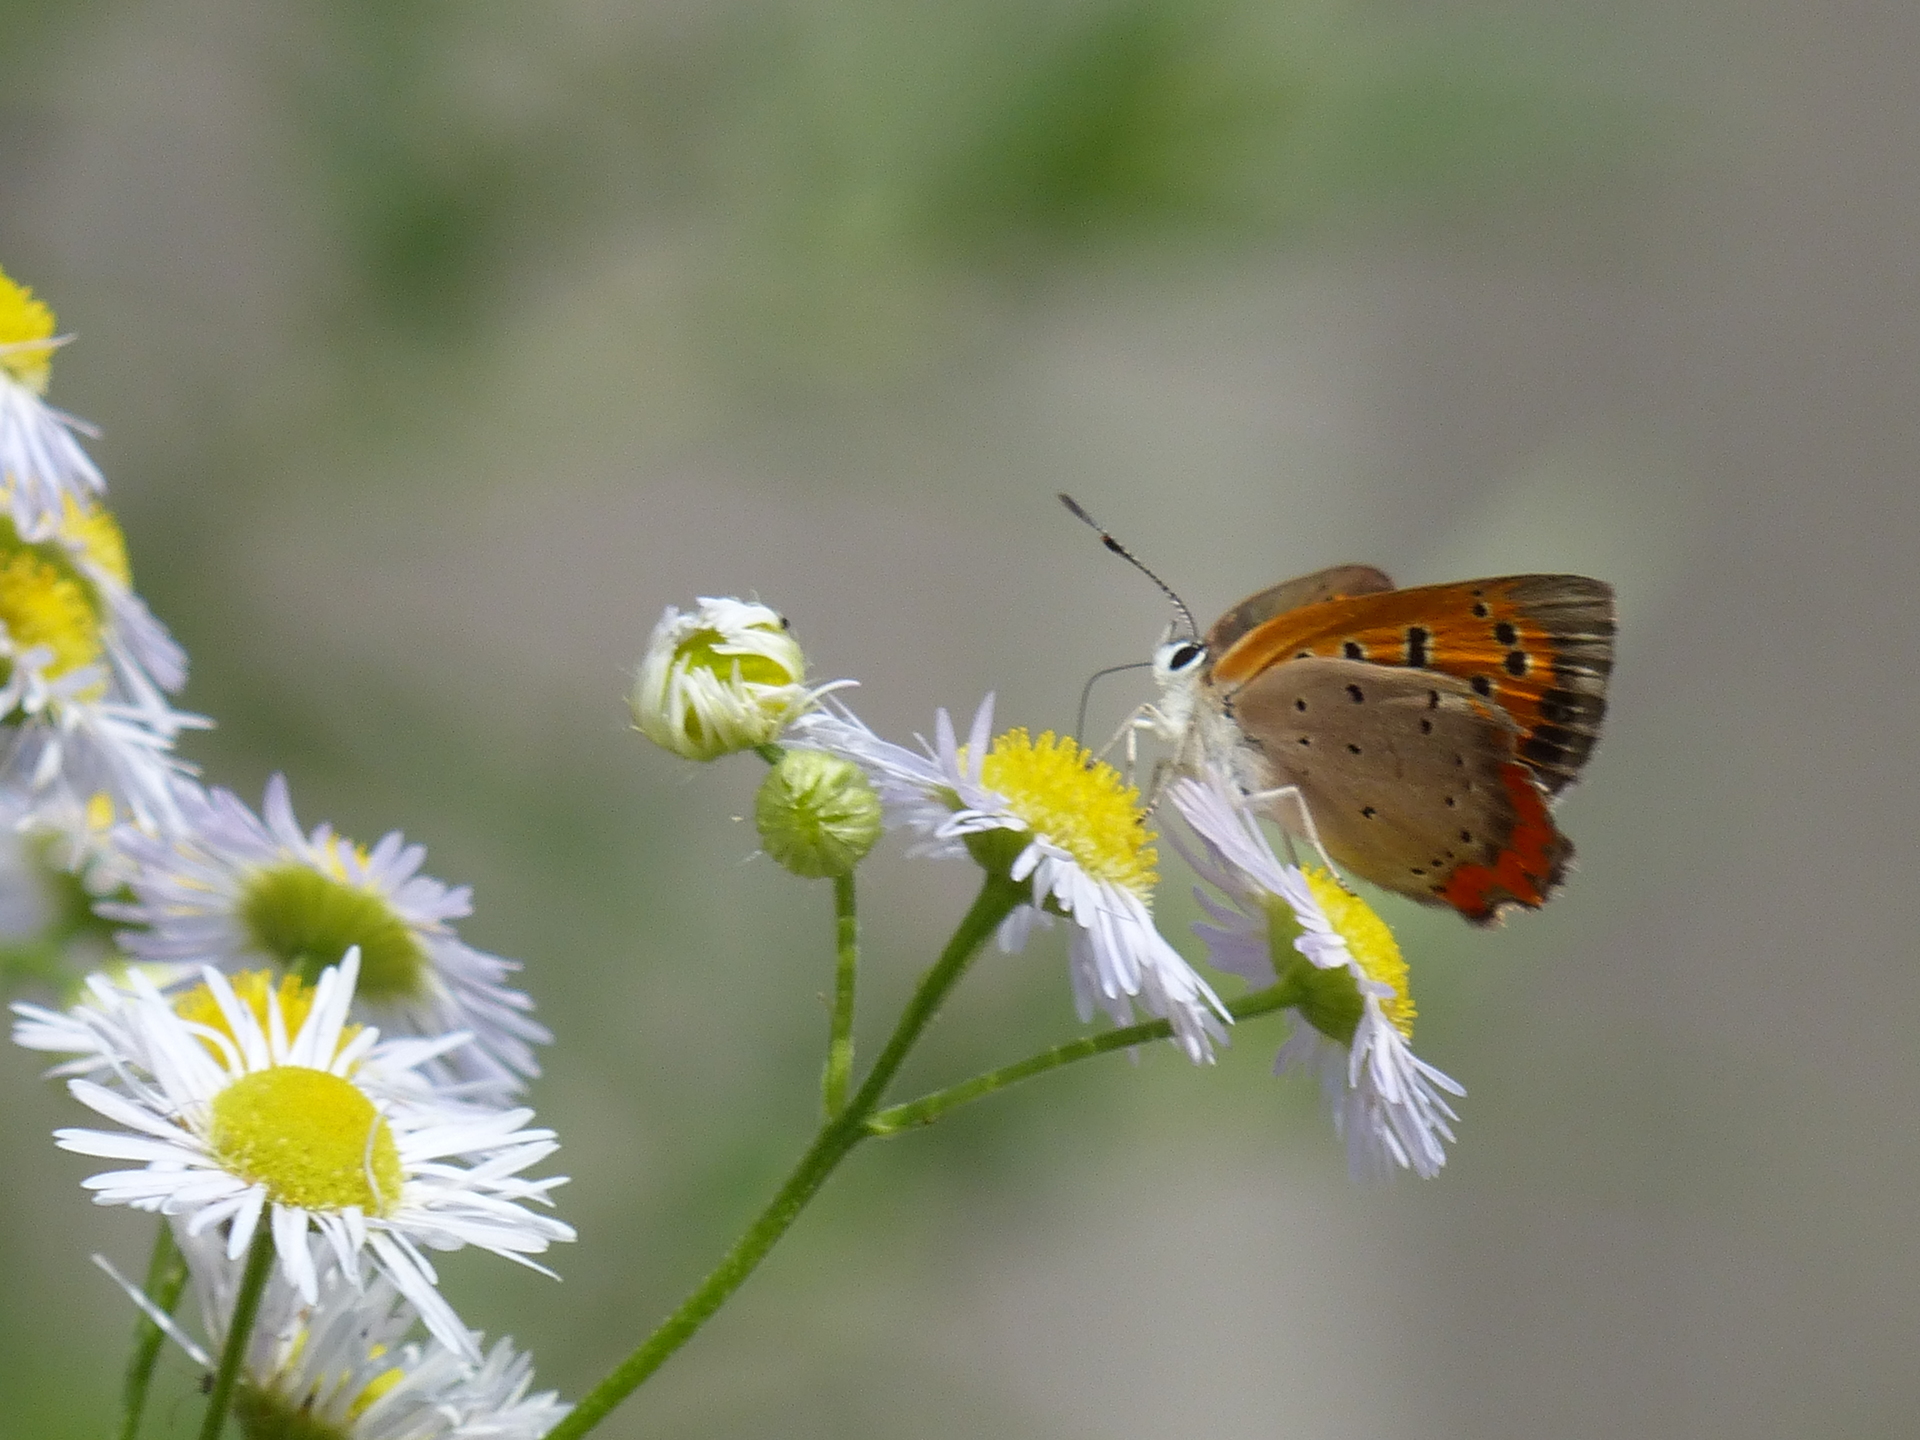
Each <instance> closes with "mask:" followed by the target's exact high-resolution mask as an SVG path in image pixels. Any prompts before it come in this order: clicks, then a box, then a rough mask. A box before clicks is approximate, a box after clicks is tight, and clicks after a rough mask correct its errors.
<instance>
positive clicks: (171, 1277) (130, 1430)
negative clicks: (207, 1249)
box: [120, 1219, 187, 1440]
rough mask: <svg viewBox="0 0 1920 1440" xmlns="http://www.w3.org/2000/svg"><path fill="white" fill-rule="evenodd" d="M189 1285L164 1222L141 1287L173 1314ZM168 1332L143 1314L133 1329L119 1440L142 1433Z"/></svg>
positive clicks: (183, 1259)
mask: <svg viewBox="0 0 1920 1440" xmlns="http://www.w3.org/2000/svg"><path fill="white" fill-rule="evenodd" d="M186 1284H187V1259H186V1257H185V1256H184V1255H182V1254H181V1253H180V1246H179V1244H178V1243H177V1242H175V1240H174V1238H173V1224H172V1222H171V1221H168V1220H165V1219H162V1220H161V1222H160V1230H159V1233H158V1234H156V1235H155V1236H154V1237H153V1256H152V1258H151V1259H149V1260H148V1261H147V1280H146V1284H145V1285H143V1286H142V1287H141V1288H142V1289H143V1290H144V1291H145V1292H146V1296H147V1299H149V1300H151V1301H152V1302H153V1303H154V1304H155V1305H157V1306H159V1307H160V1310H161V1313H162V1314H166V1315H171V1314H172V1313H173V1307H174V1306H176V1305H178V1304H179V1303H180V1292H181V1291H182V1290H183V1289H185V1288H186ZM165 1339H166V1335H165V1332H163V1331H162V1330H161V1329H160V1327H159V1326H158V1325H156V1324H154V1323H153V1321H151V1320H149V1319H148V1318H147V1313H146V1312H145V1311H144V1310H143V1311H141V1312H140V1318H139V1319H138V1320H137V1321H135V1322H134V1326H133V1354H132V1356H131V1357H130V1358H129V1359H128V1361H127V1384H126V1401H125V1418H124V1419H123V1420H122V1421H121V1422H120V1440H134V1437H135V1436H136V1435H138V1434H139V1433H140V1416H141V1414H142V1412H144V1411H145V1410H146V1408H147V1386H148V1385H149V1384H151V1383H152V1381H153V1367H154V1363H155V1362H156V1361H157V1360H159V1358H160V1345H161V1342H162V1341H164V1340H165Z"/></svg>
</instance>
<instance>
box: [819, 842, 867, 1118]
mask: <svg viewBox="0 0 1920 1440" xmlns="http://www.w3.org/2000/svg"><path fill="white" fill-rule="evenodd" d="M833 919H834V940H835V944H836V946H837V948H838V958H837V961H836V963H835V965H834V974H833V1030H832V1033H831V1035H830V1036H829V1038H828V1040H827V1070H826V1074H825V1075H823V1076H822V1077H821V1080H820V1096H821V1100H822V1102H823V1103H824V1105H825V1108H826V1115H827V1119H829V1120H831V1119H833V1117H834V1116H836V1115H838V1114H839V1113H840V1112H841V1111H842V1110H843V1109H845V1108H846V1104H847V1091H848V1090H849V1089H850V1088H851V1087H852V1085H853V990H854V983H855V981H856V979H857V978H858V976H859V971H860V916H859V912H858V910H857V908H856V907H855V904H854V893H853V872H852V871H848V872H847V873H846V874H845V875H836V876H834V877H833Z"/></svg>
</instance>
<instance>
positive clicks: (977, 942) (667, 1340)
mask: <svg viewBox="0 0 1920 1440" xmlns="http://www.w3.org/2000/svg"><path fill="white" fill-rule="evenodd" d="M1026 895H1027V892H1026V891H1025V890H1023V889H1022V888H1020V887H1017V886H1014V885H1012V884H1011V883H1010V882H1008V881H1007V880H1005V879H1004V878H1000V877H993V876H990V877H988V879H987V882H986V884H985V885H984V886H982V887H981V890H980V894H979V895H978V896H977V897H976V898H975V900H974V902H973V907H972V908H971V909H969V910H968V911H967V913H966V916H965V918H964V919H962V920H961V922H960V926H959V928H958V929H957V930H955V931H954V933H953V938H952V939H951V940H949V941H948V942H947V947H946V949H945V950H943V951H941V952H940V958H939V960H937V961H936V962H934V965H933V968H932V969H930V970H928V971H927V973H926V975H925V976H924V977H922V979H921V981H920V984H919V987H918V988H917V989H916V990H915V991H914V992H913V998H912V999H911V1000H909V1001H908V1002H907V1008H906V1009H905V1010H903V1011H902V1012H901V1013H900V1020H899V1023H898V1024H897V1025H895V1026H894V1030H893V1034H892V1035H891V1036H890V1037H888V1040H887V1043H886V1046H885V1048H884V1049H882V1050H881V1052H880V1058H879V1059H878V1060H876V1061H875V1062H874V1065H873V1069H872V1070H871V1071H869V1072H868V1074H867V1078H866V1079H865V1081H863V1082H862V1083H861V1086H860V1088H859V1090H858V1091H857V1092H855V1094H854V1097H853V1099H852V1100H851V1101H849V1102H848V1104H847V1106H846V1108H845V1109H843V1110H842V1111H841V1112H840V1113H839V1115H837V1116H836V1117H834V1118H833V1119H830V1120H828V1121H827V1122H826V1123H825V1124H824V1125H822V1126H821V1127H820V1133H819V1134H817V1135H815V1136H814V1138H813V1143H812V1144H811V1145H809V1146H808V1147H807V1151H806V1153H805V1154H804V1155H802V1156H801V1157H800V1161H799V1163H798V1164H796V1165H795V1166H794V1167H793V1171H792V1173H791V1174H789V1175H788V1176H787V1179H786V1182H785V1183H784V1184H783V1185H781V1187H780V1189H779V1190H778V1191H777V1192H776V1193H775V1195H774V1197H773V1199H772V1200H771V1201H770V1202H768V1204H767V1208H766V1209H764V1210H762V1211H761V1212H760V1214H759V1216H758V1218H756V1219H755V1220H754V1222H753V1223H752V1224H751V1225H749V1226H748V1227H747V1229H746V1232H745V1233H744V1234H742V1235H741V1237H740V1238H739V1239H738V1240H736V1241H735V1242H734V1245H733V1248H732V1249H731V1250H729V1251H728V1252H727V1254H726V1256H725V1258H723V1259H722V1260H721V1261H720V1263H719V1265H718V1266H716V1267H715V1268H714V1270H713V1273H712V1274H710V1275H708V1276H707V1278H706V1279H705V1280H703V1281H701V1282H700V1284H699V1285H698V1286H697V1287H696V1288H695V1289H694V1291H693V1293H692V1294H690V1295H688V1296H687V1298H686V1299H685V1300H684V1301H682V1302H681V1304H680V1308H679V1309H677V1310H675V1311H674V1312H673V1313H672V1314H671V1315H669V1316H668V1317H667V1318H666V1319H665V1320H663V1321H662V1322H661V1323H660V1326H659V1328H658V1329H656V1330H655V1331H654V1332H653V1333H652V1334H651V1335H649V1336H648V1337H647V1338H646V1339H645V1340H643V1341H641V1342H640V1345H639V1347H638V1348H637V1349H636V1350H634V1352H633V1353H632V1354H631V1355H629V1356H627V1358H626V1359H625V1360H622V1361H621V1362H620V1363H619V1364H618V1365H616V1366H615V1367H614V1368H613V1369H612V1370H611V1371H610V1372H609V1373H608V1374H607V1377H606V1378H605V1379H604V1380H602V1381H601V1382H600V1383H599V1384H598V1385H595V1386H594V1387H593V1389H591V1390H589V1391H588V1392H587V1393H586V1395H585V1396H583V1397H582V1398H581V1400H580V1403H579V1404H578V1405H577V1406H575V1407H574V1409H573V1412H572V1413H571V1414H569V1415H568V1416H567V1418H566V1419H564V1420H562V1421H561V1422H560V1423H559V1424H558V1425H556V1426H554V1428H553V1429H552V1430H550V1431H548V1432H547V1440H578V1437H579V1436H582V1435H585V1434H586V1433H587V1432H588V1431H590V1430H592V1429H593V1427H594V1426H596V1425H598V1424H599V1423H600V1422H601V1421H602V1420H604V1419H605V1418H606V1417H607V1415H608V1414H609V1413H611V1411H612V1410H613V1408H614V1407H615V1406H616V1405H618V1404H619V1403H620V1402H621V1401H622V1400H624V1399H626V1398H627V1396H628V1395H630V1394H632V1393H633V1391H634V1390H635V1389H637V1388H638V1387H639V1386H640V1384H641V1382H643V1381H644V1380H646V1378H647V1377H648V1376H650V1375H652V1374H653V1372H654V1371H656V1370H658V1369H659V1368H660V1367H661V1365H663V1364H665V1363H666V1361H667V1358H668V1357H669V1356H671V1355H672V1354H673V1352H674V1351H676V1350H678V1349H679V1348H680V1347H681V1346H682V1345H684V1344H686V1343H687V1341H688V1340H690V1339H692V1338H693V1335H694V1332H696V1331H697V1330H699V1328H700V1327H701V1326H702V1325H703V1324H705V1323H706V1321H707V1320H708V1318H709V1317H710V1316H712V1314H713V1312H714V1311H716V1310H718V1309H719V1308H720V1306H721V1305H722V1304H723V1303H725V1301H726V1300H727V1297H728V1296H730V1295H732V1294H733V1292H734V1291H735V1290H737V1289H739V1288H740V1285H741V1283H742V1282H743V1281H745V1280H746V1278H747V1276H749V1275H751V1274H752V1273H753V1271H754V1267H756V1266H757V1265H759V1263H760V1262H761V1260H762V1259H764V1258H765V1257H766V1254H767V1252H768V1251H769V1250H771V1249H772V1248H773V1247H774V1245H775V1243H776V1242H778V1240H779V1239H780V1237H781V1236H782V1235H784V1234H786V1232H787V1229H788V1227H790V1226H791V1225H792V1224H793V1222H794V1221H795V1220H796V1219H797V1218H798V1217H799V1215H800V1212H801V1211H802V1210H804V1209H805V1208H806V1206H807V1202H808V1201H810V1200H812V1199H813V1197H814V1196H815V1195H816V1194H818V1193H819V1190H820V1187H821V1186H822V1185H823V1184H825V1183H826V1179H827V1177H828V1176H829V1175H831V1174H832V1173H833V1171H834V1168H835V1167H836V1166H837V1165H839V1163H840V1162H841V1161H842V1160H844V1159H845V1158H846V1157H847V1154H848V1152H850V1151H851V1150H852V1149H853V1148H854V1146H856V1145H858V1144H859V1143H860V1142H861V1141H862V1140H864V1139H866V1138H867V1134H868V1131H867V1127H866V1121H867V1117H868V1116H869V1115H871V1114H872V1113H873V1110H874V1107H875V1106H876V1105H877V1104H878V1103H879V1101H880V1097H881V1096H882V1095H883V1094H884V1093H885V1092H886V1088H887V1086H888V1084H889V1083H890V1082H891V1081H892V1080H893V1077H894V1076H895V1075H896V1074H897V1073H898V1072H899V1069H900V1066H901V1063H902V1062H903V1061H904V1060H905V1059H906V1058H907V1053H908V1052H909V1051H910V1050H912V1049H913V1046H914V1043H915V1042H916V1041H918V1040H919V1038H920V1036H921V1034H922V1033H923V1032H924V1031H925V1030H926V1028H927V1025H928V1023H929V1022H930V1021H931V1020H932V1019H933V1017H934V1015H935V1014H936V1013H937V1012H938V1011H939V1009H940V1005H941V1002H942V1001H944V1000H945V999H946V998H947V994H948V992H949V991H951V990H952V989H953V987H954V985H955V984H956V983H957V982H958V981H959V979H960V977H961V976H962V975H964V974H965V973H966V969H967V964H968V962H969V961H971V960H972V959H973V956H974V952H975V951H977V950H978V949H979V948H980V946H981V944H982V942H984V941H985V940H986V938H987V937H988V936H989V935H991V934H992V933H993V932H994V929H995V927H997V926H998V925H999V924H1000V922H1001V921H1002V920H1004V919H1006V917H1007V915H1008V914H1009V913H1011V911H1012V910H1013V907H1014V906H1015V905H1017V904H1019V903H1020V902H1021V901H1022V900H1024V899H1025V898H1026ZM203 1440H213V1437H211V1436H208V1437H203Z"/></svg>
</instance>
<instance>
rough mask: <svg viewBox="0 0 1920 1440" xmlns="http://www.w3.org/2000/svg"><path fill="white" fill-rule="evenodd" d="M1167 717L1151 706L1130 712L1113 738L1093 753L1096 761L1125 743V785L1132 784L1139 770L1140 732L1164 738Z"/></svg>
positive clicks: (1140, 707) (1139, 707)
mask: <svg viewBox="0 0 1920 1440" xmlns="http://www.w3.org/2000/svg"><path fill="white" fill-rule="evenodd" d="M1168 728H1169V726H1168V720H1167V717H1166V716H1165V715H1163V714H1161V713H1160V711H1159V710H1158V709H1157V708H1155V707H1154V706H1152V705H1141V706H1138V707H1136V708H1135V709H1133V710H1131V711H1129V712H1128V714H1127V718H1126V719H1124V720H1122V721H1121V722H1120V728H1119V729H1118V730H1115V731H1114V732H1113V738H1112V739H1111V740H1109V741H1107V743H1106V744H1104V745H1102V746H1101V747H1100V748H1099V749H1098V750H1096V751H1094V752H1093V758H1094V759H1096V760H1105V759H1106V758H1107V756H1109V755H1111V754H1112V753H1113V751H1114V748H1115V747H1116V746H1118V745H1120V744H1121V742H1122V741H1124V742H1126V743H1125V749H1126V757H1127V768H1126V775H1127V783H1128V784H1129V785H1131V784H1133V783H1134V780H1133V777H1134V776H1135V775H1136V774H1137V773H1138V772H1139V769H1140V735H1141V732H1142V731H1145V732H1146V733H1147V734H1149V735H1152V736H1155V737H1157V738H1165V736H1166V735H1167V733H1168Z"/></svg>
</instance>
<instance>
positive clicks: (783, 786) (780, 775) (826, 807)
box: [753, 750, 882, 880]
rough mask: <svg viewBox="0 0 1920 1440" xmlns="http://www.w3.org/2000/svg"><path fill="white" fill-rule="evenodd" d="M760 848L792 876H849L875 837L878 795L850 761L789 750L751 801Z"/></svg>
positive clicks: (818, 752) (878, 826) (817, 752)
mask: <svg viewBox="0 0 1920 1440" xmlns="http://www.w3.org/2000/svg"><path fill="white" fill-rule="evenodd" d="M753 819H754V823H755V825H757V826H758V827H759V830H760V844H761V847H762V848H763V849H764V850H765V851H766V852H767V854H769V855H771V856H772V857H773V858H774V859H775V860H778V861H779V862H780V863H781V864H782V865H784V866H786V868H787V869H789V870H791V871H792V872H793V873H794V874H796V875H804V876H806V877H807V878H808V879H812V880H820V879H826V878H828V877H832V876H839V875H847V874H851V873H852V871H853V867H854V866H856V865H858V864H859V863H860V861H861V860H862V859H863V858H865V856H866V853H867V852H868V851H869V850H871V849H872V848H873V842H874V841H876V840H878V839H879V838H880V831H881V828H882V825H881V814H880V797H879V796H878V795H875V794H874V793H873V787H872V786H871V785H869V784H868V783H867V777H866V774H865V773H864V772H863V771H862V770H861V769H860V767H859V766H858V765H856V764H854V763H853V762H852V761H851V760H843V759H841V758H840V757H839V756H838V755H829V754H827V753H826V752H825V751H823V750H789V751H787V753H786V754H785V755H783V756H781V757H780V763H779V764H777V765H775V766H774V767H773V768H772V769H771V770H769V771H768V772H767V778H766V779H765V780H764V781H762V782H761V785H760V794H759V796H758V797H757V798H756V799H755V800H754V802H753Z"/></svg>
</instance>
